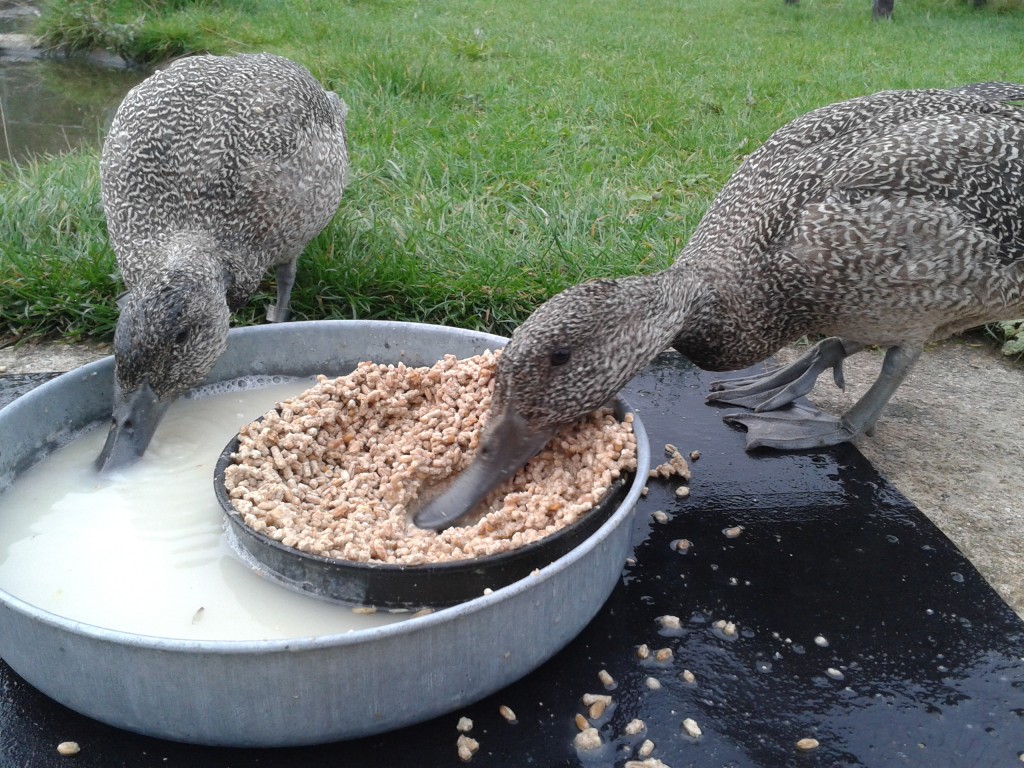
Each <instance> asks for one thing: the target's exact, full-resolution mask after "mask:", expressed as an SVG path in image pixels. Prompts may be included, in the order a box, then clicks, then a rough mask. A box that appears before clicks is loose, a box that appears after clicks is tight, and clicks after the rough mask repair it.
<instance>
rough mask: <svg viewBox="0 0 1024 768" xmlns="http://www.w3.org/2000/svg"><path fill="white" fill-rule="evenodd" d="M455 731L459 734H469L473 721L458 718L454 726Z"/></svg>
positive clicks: (466, 718)
mask: <svg viewBox="0 0 1024 768" xmlns="http://www.w3.org/2000/svg"><path fill="white" fill-rule="evenodd" d="M455 730H457V731H458V732H459V733H469V732H470V731H472V730H473V721H472V720H470V719H469V718H468V717H460V718H459V722H458V723H457V724H456V725H455Z"/></svg>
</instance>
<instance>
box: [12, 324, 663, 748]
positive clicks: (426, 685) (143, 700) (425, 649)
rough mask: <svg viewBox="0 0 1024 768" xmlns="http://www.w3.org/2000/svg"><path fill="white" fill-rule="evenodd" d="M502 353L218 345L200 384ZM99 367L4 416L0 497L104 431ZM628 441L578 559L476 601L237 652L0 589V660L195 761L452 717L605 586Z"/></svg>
mask: <svg viewBox="0 0 1024 768" xmlns="http://www.w3.org/2000/svg"><path fill="white" fill-rule="evenodd" d="M504 343H505V339H503V338H501V337H497V336H491V335H488V334H483V333H476V332H471V331H464V330H458V329H452V328H444V327H439V326H429V325H419V324H409V323H394V322H374V321H316V322H296V323H286V324H280V325H264V326H258V327H252V328H244V329H237V330H234V331H232V332H231V334H230V338H229V346H228V350H227V352H226V353H225V355H224V356H223V357H222V358H221V360H220V361H219V362H218V364H217V366H216V367H215V369H214V370H213V372H212V373H211V375H210V377H209V381H210V382H216V381H226V380H230V379H234V378H238V377H241V376H249V375H256V374H268V375H275V374H289V375H312V374H315V373H325V374H328V375H340V374H343V373H347V372H348V371H349V370H351V369H352V368H353V367H354V366H355V364H356V363H357V362H359V361H362V360H373V361H375V362H381V363H386V362H393V363H397V362H399V361H402V362H405V363H406V364H408V365H430V364H433V363H434V362H435V361H436V360H438V359H439V358H440V357H442V356H443V355H444V354H455V355H457V356H459V357H467V356H470V355H474V354H477V353H479V352H482V351H483V350H484V349H487V348H491V349H494V348H497V347H500V346H502V345H504ZM113 368H114V366H113V359H112V358H106V359H104V360H100V361H98V362H96V363H92V364H90V365H87V366H84V367H82V368H79V369H77V370H75V371H72V372H70V373H67V374H64V375H62V376H60V377H58V378H56V379H54V380H53V381H51V382H48V383H47V384H44V385H42V386H41V387H39V388H37V389H35V390H33V391H32V392H30V393H29V394H27V395H25V396H24V397H22V398H19V399H18V400H16V401H15V402H14V403H12V404H11V405H9V406H8V407H6V408H4V409H2V410H0V434H3V435H4V447H3V450H2V453H0V488H6V487H7V486H8V484H9V483H11V482H12V481H13V480H14V478H15V477H16V476H17V475H18V474H19V473H20V472H21V471H23V470H24V469H25V468H26V467H28V466H30V465H31V464H32V463H34V462H35V461H37V460H38V459H39V458H40V455H41V453H45V452H46V451H48V450H50V449H52V448H53V447H56V446H58V445H60V444H61V443H63V442H66V441H67V440H68V439H69V436H71V435H73V434H74V433H76V432H78V431H80V430H82V429H83V428H85V427H87V426H88V425H90V424H93V423H96V422H102V423H104V424H105V423H106V421H107V420H108V419H109V409H110V402H111V392H112V386H113V385H112V376H113ZM634 417H635V414H634ZM633 429H634V431H635V432H636V437H637V442H638V451H637V460H638V469H637V473H636V475H635V477H634V479H633V481H632V483H631V485H630V488H629V492H628V493H627V495H626V497H625V499H624V500H623V502H622V504H621V506H620V507H619V508H618V509H617V510H616V511H615V512H614V514H612V515H611V517H610V518H609V519H608V520H607V522H606V523H605V524H604V525H602V526H601V527H600V528H599V529H598V531H597V532H596V533H595V534H593V535H592V536H591V537H590V538H588V539H587V540H586V541H585V542H584V543H583V544H581V545H580V546H578V547H577V548H576V549H574V550H572V551H571V552H569V553H568V554H566V555H564V556H562V557H560V558H559V559H557V560H555V561H554V562H552V563H551V564H550V565H547V566H545V567H544V568H542V569H541V570H540V572H539V573H538V574H537V575H534V576H530V577H528V578H525V579H523V580H520V581H517V582H514V583H512V584H510V585H509V586H507V587H503V588H502V589H499V590H496V591H495V592H493V593H491V594H489V595H484V596H481V597H478V598H476V599H473V600H470V601H468V602H465V603H462V604H460V605H457V606H454V607H451V608H445V609H443V610H439V611H437V612H435V613H433V614H430V615H427V616H422V617H417V618H415V619H411V620H408V621H404V622H401V623H398V624H391V625H388V626H383V627H378V628H375V629H369V630H360V631H356V632H350V633H347V634H339V635H324V636H318V637H306V638H296V639H293V640H266V641H244V642H243V641H237V642H233V641H195V640H177V639H170V638H160V637H150V636H144V635H137V634H130V633H126V632H119V631H112V630H109V629H104V628H102V627H96V626H91V625H88V624H83V623H80V622H76V621H71V620H68V619H66V618H63V617H61V616H58V615H55V614H53V613H49V612H47V611H44V610H41V609H39V608H37V607H35V606H33V605H31V604H29V603H27V602H25V601H23V600H20V599H18V598H16V597H14V596H12V595H10V594H9V593H6V592H3V591H2V590H0V656H2V657H3V659H4V660H5V661H7V663H8V664H10V666H11V667H12V668H13V669H14V670H15V671H16V672H18V674H20V675H21V676H22V677H24V678H25V679H26V680H27V681H28V682H29V683H31V684H32V685H34V686H35V687H36V688H38V689H39V690H41V691H43V692H44V693H45V694H47V695H48V696H50V697H52V698H53V699H55V700H57V701H58V702H60V703H62V704H64V705H66V706H68V707H70V708H71V709H74V710H76V711H78V712H81V713H83V714H85V715H88V716H90V717H93V718H95V719H97V720H100V721H103V722H105V723H108V724H111V725H114V726H118V727H121V728H125V729H127V730H130V731H135V732H138V733H143V734H147V735H150V736H156V737H161V738H166V739H173V740H177V741H185V742H191V743H197V744H207V745H224V746H294V745H303V744H316V743H325V742H330V741H337V740H343V739H349V738H355V737H359V736H366V735H371V734H374V733H379V732H382V731H387V730H391V729H395V728H399V727H401V726H405V725H410V724H412V723H416V722H420V721H423V720H426V719H429V718H431V717H435V716H437V715H440V714H443V713H445V712H448V711H452V710H454V709H457V708H458V707H460V706H463V705H465V704H469V703H471V702H473V701H476V700H478V699H481V698H483V697H484V696H487V695H489V694H491V693H493V692H495V691H497V690H499V689H501V688H503V687H504V686H506V685H508V684H510V683H512V682H513V681H515V680H517V679H519V678H520V677H522V676H524V675H526V674H527V673H529V672H530V671H531V670H533V669H535V668H536V667H538V666H540V665H541V664H542V663H544V662H545V661H547V660H548V659H549V658H550V657H551V656H553V655H554V654H555V653H556V652H557V651H558V650H560V649H561V648H562V647H563V646H565V645H566V644H567V643H568V642H569V641H570V640H571V639H572V638H573V637H575V636H576V635H577V634H578V633H579V632H580V631H581V630H582V629H583V627H584V626H586V624H587V623H588V622H589V621H590V619H591V618H592V617H593V616H594V615H595V614H596V613H597V611H598V610H599V609H600V608H601V606H602V605H603V604H604V602H605V600H606V599H607V597H608V595H609V594H610V592H611V591H612V589H613V588H614V587H615V585H616V583H617V582H618V580H619V577H620V574H621V571H622V567H623V564H624V562H625V559H626V557H627V556H628V554H629V550H630V540H631V526H630V520H631V518H632V512H633V509H634V508H635V505H636V502H637V499H638V498H639V495H640V493H641V490H642V488H643V485H644V483H645V481H646V477H647V471H648V467H649V465H650V451H649V447H648V442H647V437H646V433H645V432H644V428H643V425H642V424H641V422H640V420H639V418H635V419H634V422H633ZM227 437H228V436H225V439H226V438H227ZM211 493H212V489H211ZM0 525H3V520H2V519H0ZM296 599H307V598H303V597H301V596H296Z"/></svg>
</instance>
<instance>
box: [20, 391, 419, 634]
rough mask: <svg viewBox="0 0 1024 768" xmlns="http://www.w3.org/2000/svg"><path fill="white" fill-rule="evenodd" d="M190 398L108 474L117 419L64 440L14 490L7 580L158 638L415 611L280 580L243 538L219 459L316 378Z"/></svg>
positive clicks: (325, 627) (334, 628) (287, 628)
mask: <svg viewBox="0 0 1024 768" xmlns="http://www.w3.org/2000/svg"><path fill="white" fill-rule="evenodd" d="M239 386H245V387H246V388H244V389H243V388H238V387H235V388H234V389H232V390H231V391H225V390H227V389H228V387H226V386H224V385H220V386H219V387H217V388H216V391H215V392H214V394H211V395H209V396H206V397H201V398H197V399H191V398H190V399H183V400H179V401H178V402H176V403H174V404H173V405H172V406H171V408H170V409H169V410H168V412H167V414H166V415H165V417H164V419H163V421H162V422H161V424H160V427H159V428H158V429H157V432H156V435H155V436H154V438H153V442H152V443H151V444H150V446H149V448H148V449H147V451H146V454H145V456H143V458H142V459H141V460H140V461H139V462H138V463H136V464H134V465H132V466H130V467H126V468H124V469H122V470H118V471H115V472H113V473H110V474H109V475H108V476H103V477H100V476H99V475H97V473H96V471H95V470H94V469H93V461H94V460H95V458H96V456H97V455H98V454H99V452H100V449H101V448H102V447H103V441H104V440H105V439H106V431H107V426H106V424H103V425H102V426H100V427H98V428H97V429H94V430H92V431H90V432H88V433H87V434H84V435H83V436H82V437H80V438H79V439H77V440H75V441H74V442H72V443H70V444H68V445H67V446H65V447H63V448H61V449H60V450H58V451H55V452H54V453H53V454H52V455H50V456H49V457H47V458H45V459H44V460H43V461H41V462H39V463H38V464H37V465H36V466H34V467H33V468H32V469H30V470H29V471H28V472H26V473H25V474H24V475H22V476H21V477H19V478H18V479H17V480H16V481H15V482H14V484H13V485H12V487H11V488H9V489H8V490H7V491H5V492H4V493H2V494H0V589H3V590H5V591H7V592H8V593H10V594H11V595H14V596H15V597H18V598H20V599H22V600H24V601H26V602H28V603H31V604H32V605H35V606H37V607H39V608H42V609H44V610H46V611H50V612H52V613H55V614H57V615H59V616H63V617H66V618H69V619H74V620H77V621H81V622H84V623H87V624H92V625H96V626H100V627H105V628H107V629H115V630H121V631H124V632H131V633H135V634H142V635H152V636H157V637H169V638H187V639H201V640H264V639H274V638H298V637H309V636H313V635H325V634H336V633H340V632H348V631H350V630H355V629H364V628H368V627H373V626H379V625H381V624H385V623H390V622H393V621H397V620H399V619H401V618H403V617H405V616H408V615H409V614H404V615H403V614H397V615H396V614H386V613H377V614H372V615H369V616H367V615H358V614H354V613H353V612H352V611H351V610H350V609H349V608H347V607H345V606H340V605H336V604H332V603H328V602H325V601H322V600H317V599H316V598H311V597H307V596H305V595H302V594H299V593H297V592H293V591H292V590H289V589H286V588H284V587H282V586H279V585H277V584H274V583H272V582H269V581H267V580H266V579H264V578H263V577H262V576H260V575H259V574H257V573H256V572H254V571H253V570H252V569H251V568H250V567H249V566H247V565H246V564H245V563H243V562H242V561H241V560H240V559H239V558H238V556H237V555H236V554H235V553H234V552H233V551H232V550H231V549H230V548H229V546H228V544H227V538H226V534H225V531H224V522H223V516H222V512H221V509H220V506H219V505H218V503H217V500H216V498H215V496H214V494H213V469H214V465H215V464H216V461H217V458H218V457H219V455H220V452H221V451H222V450H223V449H224V447H225V446H226V445H227V443H228V441H229V440H230V439H231V438H232V437H233V436H234V435H235V434H236V433H237V431H238V428H239V427H240V426H241V425H243V424H246V423H248V422H250V421H252V420H253V419H255V418H257V417H259V416H260V415H262V414H263V413H265V412H266V411H268V410H270V409H271V408H273V407H274V405H275V403H277V402H278V401H280V400H282V399H285V398H288V397H291V396H292V395H296V394H298V393H299V392H302V391H303V390H305V389H308V388H309V387H310V386H311V382H310V380H307V379H303V380H294V381H292V382H290V383H287V384H275V385H273V386H270V387H266V388H260V389H253V388H252V386H253V382H252V381H248V382H240V383H239Z"/></svg>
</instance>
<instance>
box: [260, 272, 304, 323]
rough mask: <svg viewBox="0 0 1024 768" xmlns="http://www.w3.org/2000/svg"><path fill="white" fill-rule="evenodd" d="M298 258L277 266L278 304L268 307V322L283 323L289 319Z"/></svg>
mask: <svg viewBox="0 0 1024 768" xmlns="http://www.w3.org/2000/svg"><path fill="white" fill-rule="evenodd" d="M298 261H299V259H298V257H295V258H294V259H291V260H290V261H286V262H284V263H283V264H278V265H277V271H276V272H275V282H276V283H277V304H271V305H270V306H269V307H267V320H268V321H270V322H271V323H283V322H284V321H285V320H287V319H288V305H289V303H290V302H291V299H292V287H293V286H294V285H295V272H296V265H297V264H298Z"/></svg>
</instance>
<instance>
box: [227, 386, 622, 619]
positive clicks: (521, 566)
mask: <svg viewBox="0 0 1024 768" xmlns="http://www.w3.org/2000/svg"><path fill="white" fill-rule="evenodd" d="M615 407H616V415H617V416H618V417H619V418H621V417H622V416H623V415H624V414H625V413H627V412H628V413H632V409H631V408H629V406H627V405H626V404H625V403H623V402H622V401H621V400H616V402H615ZM634 418H635V414H634ZM237 450H238V437H237V436H236V437H235V438H233V439H232V440H231V442H229V443H228V445H227V447H226V448H225V449H224V451H223V453H221V455H220V458H219V459H218V460H217V466H216V469H215V471H214V477H213V488H214V493H215V494H216V496H217V501H218V502H220V506H221V508H222V509H223V510H224V516H225V519H226V520H227V523H228V526H229V529H230V531H229V535H230V536H231V543H232V546H233V547H234V548H235V550H236V551H238V552H239V553H240V554H241V555H242V556H243V559H244V560H246V561H247V562H249V563H250V564H251V565H253V567H254V568H255V569H256V571H257V572H258V573H259V574H260V575H262V576H264V577H266V578H269V579H271V580H272V581H275V582H277V583H279V584H281V585H283V586H285V587H288V588H290V589H294V590H296V591H298V592H302V593H304V594H307V595H311V596H313V597H318V598H321V599H324V600H331V601H335V602H339V603H346V604H349V605H369V606H374V607H377V608H385V609H403V610H404V609H410V610H415V609H418V608H423V607H431V608H442V607H448V606H452V605H458V604H459V603H463V602H465V601H466V600H471V599H473V598H474V597H479V596H480V595H482V594H483V593H484V590H485V589H492V590H493V589H500V588H501V587H504V586H507V585H508V584H511V583H512V582H515V581H518V580H519V579H523V578H526V577H527V576H529V575H530V574H531V573H532V572H533V571H535V570H537V569H539V568H543V567H544V566H546V565H547V564H548V563H551V562H552V561H554V560H557V559H558V558H560V557H562V556H563V555H565V554H568V553H569V552H571V551H572V550H573V549H575V548H576V547H577V546H579V545H580V544H582V543H583V542H584V541H586V540H587V539H588V538H590V536H592V535H593V534H594V533H595V532H596V531H597V530H598V529H599V528H600V527H601V526H602V525H603V524H604V522H605V521H606V520H607V519H608V518H609V517H611V515H612V514H613V513H614V512H615V510H616V509H618V508H619V506H620V504H621V503H622V500H623V499H624V498H625V497H626V494H627V491H628V488H629V484H630V480H631V479H632V478H631V477H626V478H624V479H620V480H619V481H618V482H616V483H615V484H613V485H612V487H611V488H609V490H608V492H607V493H606V494H605V495H604V497H603V498H602V499H601V501H600V503H599V504H598V505H597V506H596V507H595V508H594V509H592V510H591V511H590V512H588V513H587V514H586V515H584V516H583V517H581V518H580V519H579V520H577V521H576V522H574V523H572V524H571V525H568V526H566V527H565V528H562V529H561V530H558V531H556V532H555V533H552V534H550V535H548V536H545V537H544V538H543V539H541V540H539V541H536V542H533V543H530V544H526V545H524V546H521V547H518V548H516V549H512V550H509V551H507V552H500V553H498V554H494V555H490V556H487V557H475V558H470V559H465V560H452V561H449V562H444V563H436V564H423V565H399V564H391V563H360V562H353V561H348V560H341V559H338V558H331V557H325V556H322V555H317V554H314V553H310V552H302V551H300V550H297V549H295V548H294V547H289V546H286V545H284V544H282V543H281V542H279V541H275V540H274V539H273V538H271V537H270V536H267V535H266V534H264V533H260V532H258V531H255V530H253V529H252V528H250V527H249V526H248V525H246V524H245V522H244V521H243V520H242V517H241V515H239V514H238V512H237V511H236V510H235V508H234V506H233V505H232V504H231V499H230V498H229V496H228V493H227V489H226V488H225V486H224V473H225V470H226V469H227V467H228V466H229V465H230V464H231V463H232V459H231V455H232V454H233V453H235V452H236V451H237Z"/></svg>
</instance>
